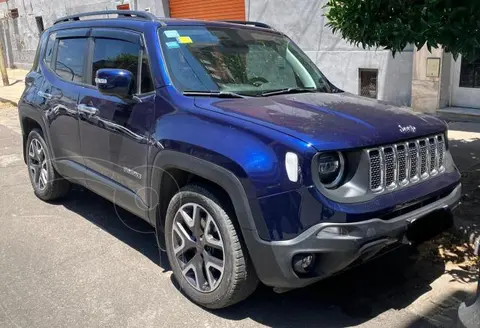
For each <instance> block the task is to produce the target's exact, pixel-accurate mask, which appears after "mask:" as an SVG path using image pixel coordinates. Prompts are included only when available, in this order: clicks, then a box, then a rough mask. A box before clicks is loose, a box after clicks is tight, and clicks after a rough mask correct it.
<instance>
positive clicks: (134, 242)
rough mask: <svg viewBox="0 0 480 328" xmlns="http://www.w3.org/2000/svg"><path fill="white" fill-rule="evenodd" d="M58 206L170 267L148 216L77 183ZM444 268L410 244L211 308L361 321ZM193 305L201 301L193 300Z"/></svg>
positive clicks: (236, 314)
mask: <svg viewBox="0 0 480 328" xmlns="http://www.w3.org/2000/svg"><path fill="white" fill-rule="evenodd" d="M57 204H58V205H63V206H65V207H66V208H68V209H69V210H71V211H73V212H75V213H77V214H79V215H81V216H82V217H84V218H85V219H87V220H88V221H90V222H92V223H93V224H95V225H96V226H98V227H100V228H101V229H103V230H104V231H106V232H108V233H110V234H111V235H112V236H114V237H116V238H117V239H119V240H120V241H122V242H124V243H125V244H127V245H129V246H130V247H132V248H133V249H135V250H137V251H138V252H140V253H141V254H143V255H144V256H146V257H147V258H149V259H150V260H151V261H152V262H154V263H156V264H158V265H159V266H160V267H161V268H162V269H163V271H168V270H170V266H169V264H168V260H167V256H166V254H165V253H164V252H161V254H159V249H158V246H157V242H156V238H155V231H154V229H153V227H151V226H150V225H149V224H148V223H146V222H144V221H143V220H142V219H140V218H138V217H136V216H134V215H132V214H130V213H128V212H127V211H125V210H123V209H121V208H118V207H115V206H114V204H113V203H111V202H109V201H107V200H105V199H103V198H102V197H100V196H98V195H96V194H94V193H93V192H90V191H89V190H86V189H85V188H82V187H79V186H74V187H73V188H72V190H71V192H70V194H69V196H68V197H67V198H65V199H64V200H62V201H60V202H58V203H57ZM444 272H445V266H444V264H443V263H432V262H431V261H430V260H426V259H422V258H420V256H419V254H418V252H417V250H416V249H414V248H410V247H406V246H405V247H400V248H398V249H395V250H393V251H392V252H390V253H387V254H385V255H384V256H381V257H379V258H377V259H375V260H372V261H370V262H368V263H365V264H363V265H360V266H357V267H355V268H352V269H351V270H349V271H346V272H343V273H341V274H338V275H336V276H334V277H331V278H328V279H325V280H323V281H321V282H318V283H316V284H313V285H311V286H308V287H306V288H302V289H298V290H293V291H289V292H286V293H284V294H276V293H274V292H273V290H272V289H271V288H269V287H266V286H263V285H260V286H259V288H258V290H257V291H256V292H255V293H254V294H253V295H252V296H250V297H249V298H248V299H247V300H245V301H244V302H241V303H239V304H237V305H234V306H231V307H229V308H226V309H222V310H216V311H211V312H212V313H213V314H215V315H218V316H220V317H223V318H226V319H229V320H235V321H237V320H243V319H245V318H250V319H252V320H254V321H256V322H258V323H261V324H264V325H267V326H270V327H300V326H302V327H305V326H315V327H345V326H351V325H358V324H361V323H363V322H367V321H369V320H371V319H372V318H374V317H376V316H378V315H380V314H382V313H384V312H386V311H388V310H390V309H394V310H399V309H403V308H405V307H407V306H408V305H410V304H411V303H412V302H413V301H414V300H416V299H417V298H419V297H420V296H421V295H423V294H425V293H426V292H428V291H429V290H430V289H431V288H430V284H431V282H433V281H434V280H436V279H437V278H438V277H440V276H441V275H442V274H443V273H444ZM172 280H174V279H172ZM174 284H175V285H176V286H178V285H177V284H176V283H175V282H174ZM177 288H178V287H177ZM192 306H195V305H193V303H192ZM415 326H416V327H429V326H430V324H429V323H428V322H427V321H426V320H422V319H420V320H417V321H416V322H415Z"/></svg>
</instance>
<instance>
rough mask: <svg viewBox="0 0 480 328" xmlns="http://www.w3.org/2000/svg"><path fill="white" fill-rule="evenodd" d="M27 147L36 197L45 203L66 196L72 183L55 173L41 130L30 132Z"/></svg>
mask: <svg viewBox="0 0 480 328" xmlns="http://www.w3.org/2000/svg"><path fill="white" fill-rule="evenodd" d="M26 147H27V149H26V154H27V165H28V173H29V176H30V182H31V183H32V187H33V190H34V192H35V195H36V196H37V197H38V198H40V199H42V200H45V201H49V200H54V199H58V198H61V197H63V196H65V194H66V193H67V192H68V190H69V189H70V183H69V182H68V181H67V180H65V179H64V178H63V177H62V176H60V175H59V174H58V173H57V171H55V168H54V167H53V165H52V158H51V157H50V153H49V152H48V148H47V144H46V142H45V140H44V139H43V135H42V132H41V131H40V130H37V129H34V130H32V131H31V132H30V134H29V135H28V140H27V144H26Z"/></svg>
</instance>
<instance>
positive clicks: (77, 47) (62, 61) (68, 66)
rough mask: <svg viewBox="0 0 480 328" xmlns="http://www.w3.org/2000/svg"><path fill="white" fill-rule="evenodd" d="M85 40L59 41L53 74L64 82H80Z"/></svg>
mask: <svg viewBox="0 0 480 328" xmlns="http://www.w3.org/2000/svg"><path fill="white" fill-rule="evenodd" d="M86 49H87V39H85V38H75V39H60V40H59V42H58V53H57V61H56V62H55V72H56V73H57V74H58V75H59V76H60V77H61V78H63V79H64V80H67V81H75V82H82V80H83V66H84V58H85V54H86Z"/></svg>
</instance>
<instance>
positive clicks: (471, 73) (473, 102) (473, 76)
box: [452, 57, 480, 108]
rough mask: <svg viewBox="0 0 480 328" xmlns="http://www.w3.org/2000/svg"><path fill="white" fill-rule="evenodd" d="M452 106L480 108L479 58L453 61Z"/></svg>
mask: <svg viewBox="0 0 480 328" xmlns="http://www.w3.org/2000/svg"><path fill="white" fill-rule="evenodd" d="M452 74H453V79H452V81H453V86H452V106H458V107H470V108H480V60H476V61H474V62H470V61H468V60H464V59H463V58H461V57H460V58H458V59H457V60H456V61H454V62H453V69H452Z"/></svg>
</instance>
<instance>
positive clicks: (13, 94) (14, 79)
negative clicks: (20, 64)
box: [0, 69, 28, 106]
mask: <svg viewBox="0 0 480 328" xmlns="http://www.w3.org/2000/svg"><path fill="white" fill-rule="evenodd" d="M27 73H28V71H27V70H23V69H7V74H8V79H9V81H10V85H9V86H8V87H6V86H4V85H0V102H6V103H10V104H12V105H14V106H17V105H18V101H19V100H20V97H21V96H22V93H23V90H24V89H25V75H27Z"/></svg>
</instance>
